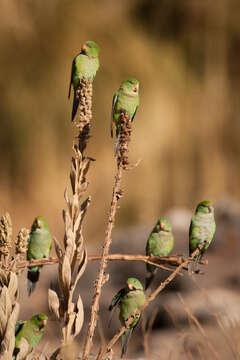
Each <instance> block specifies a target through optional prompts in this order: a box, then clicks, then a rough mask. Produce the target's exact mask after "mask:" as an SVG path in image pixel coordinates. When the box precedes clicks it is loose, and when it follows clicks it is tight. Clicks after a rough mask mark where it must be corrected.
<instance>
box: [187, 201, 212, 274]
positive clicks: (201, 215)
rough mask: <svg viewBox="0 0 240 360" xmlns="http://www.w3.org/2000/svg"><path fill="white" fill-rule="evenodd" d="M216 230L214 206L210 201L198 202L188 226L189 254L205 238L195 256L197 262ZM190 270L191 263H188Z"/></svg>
mask: <svg viewBox="0 0 240 360" xmlns="http://www.w3.org/2000/svg"><path fill="white" fill-rule="evenodd" d="M215 230H216V223H215V220H214V208H213V205H212V203H211V201H202V202H200V203H199V204H198V206H197V208H196V211H195V214H194V215H193V217H192V220H191V224H190V228H189V256H191V255H192V253H193V252H194V251H195V250H196V249H197V247H198V246H199V245H200V244H202V243H203V242H204V241H206V240H207V244H206V245H205V246H204V248H203V249H202V250H201V251H200V253H199V254H198V255H197V256H195V258H194V260H195V261H196V262H197V261H198V260H199V259H200V258H201V256H202V255H203V253H204V252H205V251H206V250H207V248H208V247H209V245H210V243H211V241H212V239H213V236H214V233H215ZM189 265H190V267H189V269H190V270H191V264H189Z"/></svg>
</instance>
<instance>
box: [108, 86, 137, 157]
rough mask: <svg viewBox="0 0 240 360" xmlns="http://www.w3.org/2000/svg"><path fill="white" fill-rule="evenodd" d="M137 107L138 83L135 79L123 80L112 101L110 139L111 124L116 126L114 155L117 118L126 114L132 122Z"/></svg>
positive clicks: (118, 127)
mask: <svg viewBox="0 0 240 360" xmlns="http://www.w3.org/2000/svg"><path fill="white" fill-rule="evenodd" d="M138 106H139V81H138V80H136V79H126V80H123V82H122V83H121V86H120V88H119V90H118V91H116V92H115V94H114V96H113V101H112V114H111V125H110V127H111V137H113V122H114V123H115V125H116V145H115V155H116V154H117V152H118V146H119V136H120V123H119V116H120V115H121V113H127V114H129V116H130V119H131V121H133V119H134V116H135V114H136V111H137V108H138Z"/></svg>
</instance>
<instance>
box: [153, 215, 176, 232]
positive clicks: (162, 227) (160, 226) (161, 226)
mask: <svg viewBox="0 0 240 360" xmlns="http://www.w3.org/2000/svg"><path fill="white" fill-rule="evenodd" d="M153 231H154V232H160V231H167V232H170V231H172V227H171V225H170V224H169V222H168V221H167V219H166V218H164V217H160V218H159V219H158V222H157V224H156V226H155V228H154V230H153Z"/></svg>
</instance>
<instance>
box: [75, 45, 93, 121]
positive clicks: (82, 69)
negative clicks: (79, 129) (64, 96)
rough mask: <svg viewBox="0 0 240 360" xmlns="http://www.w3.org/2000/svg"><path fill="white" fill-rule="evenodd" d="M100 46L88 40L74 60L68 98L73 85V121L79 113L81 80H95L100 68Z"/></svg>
mask: <svg viewBox="0 0 240 360" xmlns="http://www.w3.org/2000/svg"><path fill="white" fill-rule="evenodd" d="M98 54H99V47H98V45H97V44H96V43H95V42H94V41H86V42H85V44H84V45H83V46H82V48H81V51H80V53H79V54H78V55H76V56H75V58H74V59H73V62H72V70H71V78H70V85H69V91H68V98H70V94H71V86H73V90H74V96H73V107H72V121H73V120H74V117H75V115H76V113H77V109H78V105H79V101H80V98H79V94H78V93H77V90H78V87H79V80H81V79H85V80H90V81H91V82H93V80H94V78H95V75H96V72H97V71H98V68H99V60H98Z"/></svg>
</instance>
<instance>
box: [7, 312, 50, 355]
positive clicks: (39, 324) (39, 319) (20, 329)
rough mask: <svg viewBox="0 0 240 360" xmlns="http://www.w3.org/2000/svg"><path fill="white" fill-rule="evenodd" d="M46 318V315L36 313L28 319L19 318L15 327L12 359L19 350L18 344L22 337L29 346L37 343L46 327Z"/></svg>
mask: <svg viewBox="0 0 240 360" xmlns="http://www.w3.org/2000/svg"><path fill="white" fill-rule="evenodd" d="M47 320H48V317H47V315H45V314H37V315H34V316H33V317H32V318H31V319H30V320H28V321H22V320H20V321H18V322H17V324H16V327H15V349H14V353H13V354H14V356H13V358H14V359H15V358H16V356H17V354H18V352H19V346H20V342H21V339H22V338H25V339H26V340H27V342H28V344H29V346H30V348H33V347H34V346H35V345H37V344H38V343H39V341H40V340H41V338H42V336H43V333H44V331H45V329H46V325H47Z"/></svg>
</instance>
